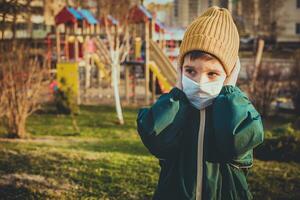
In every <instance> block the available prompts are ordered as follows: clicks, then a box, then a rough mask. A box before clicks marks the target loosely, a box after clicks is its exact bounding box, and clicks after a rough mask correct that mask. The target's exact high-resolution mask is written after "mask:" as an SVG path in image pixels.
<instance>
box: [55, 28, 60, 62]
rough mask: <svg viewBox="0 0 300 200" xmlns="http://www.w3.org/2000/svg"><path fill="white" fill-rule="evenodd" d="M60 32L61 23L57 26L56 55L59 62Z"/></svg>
mask: <svg viewBox="0 0 300 200" xmlns="http://www.w3.org/2000/svg"><path fill="white" fill-rule="evenodd" d="M60 51H61V49H60V33H59V25H57V26H56V56H57V62H60Z"/></svg>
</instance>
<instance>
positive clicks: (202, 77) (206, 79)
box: [197, 75, 209, 84]
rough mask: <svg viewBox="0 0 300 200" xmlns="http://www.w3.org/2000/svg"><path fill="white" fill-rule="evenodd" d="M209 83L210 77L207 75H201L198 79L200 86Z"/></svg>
mask: <svg viewBox="0 0 300 200" xmlns="http://www.w3.org/2000/svg"><path fill="white" fill-rule="evenodd" d="M208 81H209V79H208V77H207V76H205V75H200V76H199V78H198V81H197V82H198V83H199V84H203V83H207V82H208Z"/></svg>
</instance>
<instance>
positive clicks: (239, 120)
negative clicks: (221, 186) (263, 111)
mask: <svg viewBox="0 0 300 200" xmlns="http://www.w3.org/2000/svg"><path fill="white" fill-rule="evenodd" d="M213 124H214V131H215V133H216V142H217V148H218V149H219V151H220V152H221V154H222V158H224V159H225V161H229V162H230V163H232V164H236V165H238V166H251V165H252V161H253V156H252V154H253V153H252V150H253V148H254V147H256V146H257V145H259V144H260V143H262V142H263V138H264V131H263V125H262V121H261V116H260V114H259V113H258V112H257V111H256V110H255V108H254V107H253V105H252V103H251V102H250V100H249V99H248V97H247V96H246V95H245V94H244V93H243V92H242V91H241V90H240V89H239V88H238V87H235V86H229V85H228V86H223V88H222V90H221V92H220V94H219V95H218V97H217V98H216V99H215V102H214V105H213Z"/></svg>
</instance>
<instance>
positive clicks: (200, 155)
mask: <svg viewBox="0 0 300 200" xmlns="http://www.w3.org/2000/svg"><path fill="white" fill-rule="evenodd" d="M238 49H239V34H238V31H237V28H236V26H235V24H234V22H233V20H232V17H231V14H230V13H229V11H228V10H226V9H224V8H219V7H212V8H209V9H208V10H207V11H206V12H204V13H203V14H202V15H201V16H199V17H198V18H197V19H196V20H195V21H194V22H193V23H192V24H191V25H190V26H189V27H188V28H187V30H186V32H185V35H184V38H183V40H182V44H181V46H180V55H179V61H180V64H179V67H178V81H177V84H176V87H174V88H173V89H172V90H171V91H170V92H169V93H168V94H163V95H162V96H161V97H160V98H159V99H158V100H157V102H156V103H155V104H154V105H152V106H151V108H143V109H141V110H140V111H139V113H138V118H137V127H138V133H139V134H140V136H141V139H142V141H143V143H144V144H145V146H146V147H147V148H148V149H149V151H150V152H151V153H152V154H153V155H154V156H156V157H157V158H158V159H159V164H160V167H161V172H160V176H159V182H158V185H157V188H156V191H155V193H154V197H153V199H159V200H202V199H208V200H215V199H225V200H227V199H241V200H246V199H252V196H251V193H250V191H249V188H248V185H247V181H246V175H247V172H248V169H249V168H251V166H252V162H253V156H252V150H253V148H254V147H255V146H257V145H258V144H260V143H262V141H263V126H262V122H261V117H260V115H259V113H258V112H257V111H256V110H255V108H254V107H253V105H252V104H251V102H250V101H249V99H248V98H247V96H246V95H245V94H244V93H243V92H241V90H240V89H239V88H238V87H236V86H235V84H236V80H237V77H238V73H239V69H240V62H239V59H238Z"/></svg>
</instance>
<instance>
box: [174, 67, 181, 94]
mask: <svg viewBox="0 0 300 200" xmlns="http://www.w3.org/2000/svg"><path fill="white" fill-rule="evenodd" d="M175 86H176V87H177V88H178V89H181V90H182V71H181V66H180V65H179V64H178V65H177V82H176V85H175Z"/></svg>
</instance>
